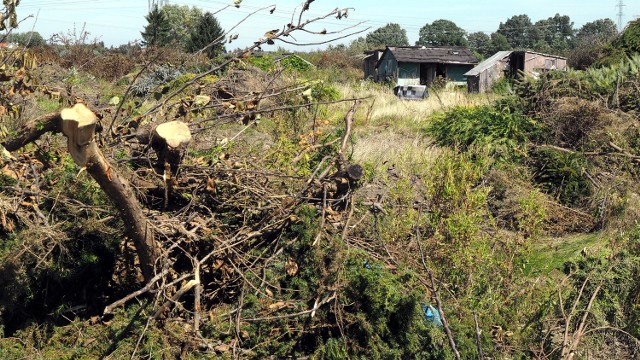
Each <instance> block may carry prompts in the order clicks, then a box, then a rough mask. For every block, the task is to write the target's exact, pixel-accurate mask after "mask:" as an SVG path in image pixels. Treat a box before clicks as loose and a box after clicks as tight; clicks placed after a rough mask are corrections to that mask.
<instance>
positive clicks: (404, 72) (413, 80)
mask: <svg viewBox="0 0 640 360" xmlns="http://www.w3.org/2000/svg"><path fill="white" fill-rule="evenodd" d="M397 85H400V86H405V85H420V64H415V63H400V64H398V84H397Z"/></svg>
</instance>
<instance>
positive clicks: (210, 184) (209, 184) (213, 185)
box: [207, 177, 217, 194]
mask: <svg viewBox="0 0 640 360" xmlns="http://www.w3.org/2000/svg"><path fill="white" fill-rule="evenodd" d="M207 191H209V192H211V193H214V194H215V193H217V189H216V182H215V180H213V179H212V178H210V177H207Z"/></svg>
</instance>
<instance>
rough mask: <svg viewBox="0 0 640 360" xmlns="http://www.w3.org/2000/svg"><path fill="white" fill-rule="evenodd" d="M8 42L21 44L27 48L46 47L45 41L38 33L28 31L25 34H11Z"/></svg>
mask: <svg viewBox="0 0 640 360" xmlns="http://www.w3.org/2000/svg"><path fill="white" fill-rule="evenodd" d="M6 41H8V42H13V43H17V44H20V45H22V46H26V47H36V46H43V45H46V43H47V42H46V41H45V39H44V38H43V37H42V35H40V33H39V32H37V31H27V32H23V33H11V34H9V35H8V36H7V39H6Z"/></svg>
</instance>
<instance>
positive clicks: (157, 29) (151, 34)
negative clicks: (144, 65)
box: [141, 5, 225, 58]
mask: <svg viewBox="0 0 640 360" xmlns="http://www.w3.org/2000/svg"><path fill="white" fill-rule="evenodd" d="M145 19H146V20H147V25H146V26H145V28H144V31H142V33H141V35H142V43H143V45H145V46H160V47H162V46H178V47H180V48H182V49H183V50H185V51H187V52H196V51H200V50H202V51H204V53H206V54H207V55H208V56H209V57H210V58H213V57H215V56H217V55H219V54H221V53H222V52H224V50H225V49H224V40H225V38H224V30H222V27H221V26H220V23H219V22H218V19H216V17H215V16H214V15H213V14H212V13H210V12H208V11H207V12H204V13H203V12H202V10H201V9H199V8H197V7H195V6H193V7H189V6H188V5H165V6H163V7H162V8H158V7H155V8H154V9H153V10H152V11H151V12H149V14H148V15H147V16H146V17H145Z"/></svg>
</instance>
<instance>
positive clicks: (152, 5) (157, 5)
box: [148, 0, 169, 12]
mask: <svg viewBox="0 0 640 360" xmlns="http://www.w3.org/2000/svg"><path fill="white" fill-rule="evenodd" d="M168 3H169V0H148V4H149V12H152V11H153V10H154V9H162V7H163V6H165V5H167V4H168Z"/></svg>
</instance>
